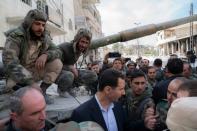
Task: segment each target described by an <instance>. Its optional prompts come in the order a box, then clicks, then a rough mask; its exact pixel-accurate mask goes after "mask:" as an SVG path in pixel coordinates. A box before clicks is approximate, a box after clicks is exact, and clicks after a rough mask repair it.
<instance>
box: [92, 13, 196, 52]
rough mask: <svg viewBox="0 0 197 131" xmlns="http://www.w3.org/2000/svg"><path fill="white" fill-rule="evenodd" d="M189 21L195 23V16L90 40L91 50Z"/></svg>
mask: <svg viewBox="0 0 197 131" xmlns="http://www.w3.org/2000/svg"><path fill="white" fill-rule="evenodd" d="M191 21H197V14H195V15H193V16H189V17H184V18H180V19H176V20H172V21H167V22H162V23H159V24H149V25H144V26H139V27H136V28H132V29H129V30H125V31H121V32H119V33H117V34H114V35H110V36H106V37H103V38H99V39H95V40H92V44H91V47H90V48H91V49H96V48H99V47H103V46H106V45H109V44H113V43H117V42H124V41H129V40H133V39H136V38H139V37H143V36H147V35H151V34H154V33H156V32H157V31H160V30H164V29H168V28H171V27H174V26H178V25H182V24H186V23H189V22H191Z"/></svg>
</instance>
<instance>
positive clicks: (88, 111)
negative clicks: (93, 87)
mask: <svg viewBox="0 0 197 131" xmlns="http://www.w3.org/2000/svg"><path fill="white" fill-rule="evenodd" d="M113 111H114V115H115V118H116V123H117V127H118V131H132V130H133V131H145V130H147V129H146V128H145V127H144V123H143V121H136V122H134V123H133V122H132V123H129V122H128V121H127V118H126V111H125V110H124V109H123V108H122V106H121V104H119V103H114V108H113ZM71 120H73V121H76V122H78V123H79V122H83V121H94V122H96V123H98V124H99V125H100V126H101V127H103V129H104V130H105V131H108V130H107V126H106V124H105V120H104V118H103V115H102V112H101V110H100V107H99V105H98V103H97V101H96V99H95V97H93V98H92V99H90V100H89V101H87V102H85V103H83V104H82V105H81V106H79V107H78V108H77V109H75V110H74V111H73V113H72V116H71Z"/></svg>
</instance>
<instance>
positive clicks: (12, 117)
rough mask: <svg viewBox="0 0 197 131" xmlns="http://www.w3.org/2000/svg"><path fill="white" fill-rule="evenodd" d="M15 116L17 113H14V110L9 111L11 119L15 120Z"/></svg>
mask: <svg viewBox="0 0 197 131" xmlns="http://www.w3.org/2000/svg"><path fill="white" fill-rule="evenodd" d="M17 117H18V115H17V114H16V112H11V113H10V118H11V119H12V120H14V121H16V120H17Z"/></svg>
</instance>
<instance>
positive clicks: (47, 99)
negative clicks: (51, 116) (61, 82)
mask: <svg viewBox="0 0 197 131" xmlns="http://www.w3.org/2000/svg"><path fill="white" fill-rule="evenodd" d="M50 85H51V84H47V83H45V82H42V83H41V85H40V88H41V89H42V92H43V96H44V98H45V101H46V103H47V104H49V105H50V104H53V103H54V99H53V98H51V97H50V96H49V95H47V94H46V90H47V88H48V87H49V86H50Z"/></svg>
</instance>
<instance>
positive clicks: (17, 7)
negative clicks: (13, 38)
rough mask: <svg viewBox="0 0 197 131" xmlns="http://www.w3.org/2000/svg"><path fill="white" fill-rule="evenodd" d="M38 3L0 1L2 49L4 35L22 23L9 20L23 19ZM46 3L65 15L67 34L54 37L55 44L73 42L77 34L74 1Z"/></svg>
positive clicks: (34, 1) (64, 25)
mask: <svg viewBox="0 0 197 131" xmlns="http://www.w3.org/2000/svg"><path fill="white" fill-rule="evenodd" d="M36 1H37V0H32V2H31V3H32V4H31V6H30V5H27V4H26V3H23V2H22V1H21V0H0V47H3V46H4V43H5V36H4V34H3V33H4V32H5V31H7V30H9V29H11V28H14V27H17V26H18V25H20V23H21V21H17V20H16V21H15V22H11V23H10V22H9V23H8V21H7V18H8V17H9V18H12V19H13V18H14V17H20V19H21V18H23V17H24V16H25V15H26V14H27V12H28V11H29V10H31V9H34V8H37V5H36ZM46 2H47V5H48V6H50V7H51V8H53V10H54V11H56V10H57V9H58V8H59V10H60V11H61V14H62V15H63V21H62V22H63V27H61V28H62V29H63V31H64V32H66V34H64V35H60V36H55V37H53V41H54V43H56V44H59V43H62V42H65V41H70V40H72V39H73V36H74V34H75V29H74V25H75V23H74V5H73V0H63V1H62V0H55V1H51V0H47V1H46ZM54 2H55V3H54ZM62 12H63V13H62ZM69 21H71V23H72V25H73V28H72V30H71V29H69V28H68V24H69ZM54 27H55V26H54ZM55 28H58V27H55Z"/></svg>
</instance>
